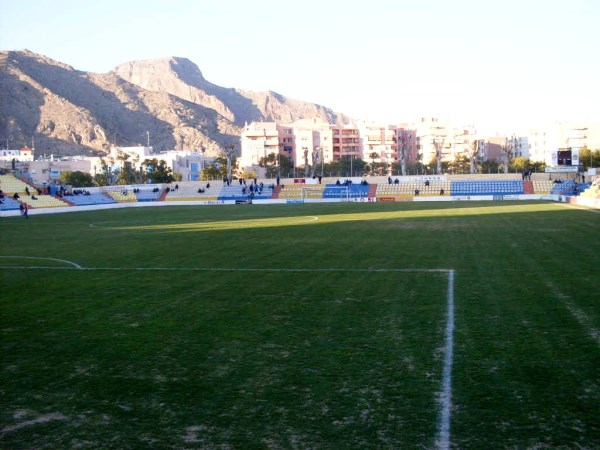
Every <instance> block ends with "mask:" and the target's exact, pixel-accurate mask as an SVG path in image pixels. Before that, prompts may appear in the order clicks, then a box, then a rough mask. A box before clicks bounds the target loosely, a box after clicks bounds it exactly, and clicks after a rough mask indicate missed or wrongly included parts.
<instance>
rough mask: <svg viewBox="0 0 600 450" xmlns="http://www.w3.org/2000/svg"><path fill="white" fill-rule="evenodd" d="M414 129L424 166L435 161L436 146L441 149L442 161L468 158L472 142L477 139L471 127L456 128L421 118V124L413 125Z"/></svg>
mask: <svg viewBox="0 0 600 450" xmlns="http://www.w3.org/2000/svg"><path fill="white" fill-rule="evenodd" d="M414 128H415V129H416V130H417V140H418V145H419V152H420V153H421V154H422V158H423V162H424V163H425V164H428V163H430V162H431V161H432V160H433V159H435V156H436V146H438V147H440V148H441V157H442V161H454V160H455V159H457V158H460V157H462V156H468V155H469V154H470V151H471V145H472V142H473V141H475V140H476V139H477V133H476V131H475V128H474V127H473V126H471V125H469V126H463V127H457V126H455V125H453V124H451V123H449V122H442V121H439V120H438V119H435V118H423V119H421V122H419V123H416V124H414Z"/></svg>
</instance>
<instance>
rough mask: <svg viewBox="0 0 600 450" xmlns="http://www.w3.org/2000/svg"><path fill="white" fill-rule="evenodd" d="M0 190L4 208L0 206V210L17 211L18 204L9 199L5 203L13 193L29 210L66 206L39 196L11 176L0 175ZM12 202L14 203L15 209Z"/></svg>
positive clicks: (50, 197)
mask: <svg viewBox="0 0 600 450" xmlns="http://www.w3.org/2000/svg"><path fill="white" fill-rule="evenodd" d="M0 190H2V193H3V195H4V198H3V199H2V200H3V201H4V203H3V204H4V206H2V205H0V209H2V210H9V209H19V202H18V201H16V200H13V199H12V198H10V200H11V201H10V202H7V200H8V198H9V197H12V196H13V195H14V194H15V193H16V194H18V195H19V200H20V201H21V202H24V203H27V204H28V205H29V206H30V207H31V208H55V207H59V206H67V203H65V202H63V201H61V200H60V199H58V198H56V197H53V196H51V195H46V194H40V193H38V190H37V189H36V188H35V187H33V186H31V185H29V184H27V183H25V182H24V181H22V180H20V179H18V178H17V177H15V176H14V175H12V174H5V175H0ZM12 202H15V203H16V208H14V205H13V203H12Z"/></svg>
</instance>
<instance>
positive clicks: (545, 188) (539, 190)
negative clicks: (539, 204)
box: [532, 180, 553, 194]
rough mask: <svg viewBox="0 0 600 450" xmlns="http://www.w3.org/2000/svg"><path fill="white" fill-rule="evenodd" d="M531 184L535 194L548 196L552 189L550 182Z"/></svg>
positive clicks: (539, 181)
mask: <svg viewBox="0 0 600 450" xmlns="http://www.w3.org/2000/svg"><path fill="white" fill-rule="evenodd" d="M532 183H533V192H534V193H535V194H550V191H551V190H552V187H553V184H552V180H533V181H532Z"/></svg>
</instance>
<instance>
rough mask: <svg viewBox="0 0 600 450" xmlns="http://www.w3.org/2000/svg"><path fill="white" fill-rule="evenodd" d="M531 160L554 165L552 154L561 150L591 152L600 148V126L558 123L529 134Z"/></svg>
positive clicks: (597, 124) (582, 123) (595, 124)
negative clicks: (586, 150)
mask: <svg viewBox="0 0 600 450" xmlns="http://www.w3.org/2000/svg"><path fill="white" fill-rule="evenodd" d="M528 137H529V158H530V159H531V160H532V161H545V162H546V164H548V165H551V164H552V153H553V152H555V151H556V150H558V149H560V148H565V149H566V148H571V149H573V150H580V149H582V148H583V147H587V148H588V149H591V150H596V149H599V148H600V124H599V123H587V122H557V123H555V124H553V125H551V126H549V127H547V128H542V129H538V130H532V131H530V132H529V136H528Z"/></svg>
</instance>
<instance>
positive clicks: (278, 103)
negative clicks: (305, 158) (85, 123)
mask: <svg viewBox="0 0 600 450" xmlns="http://www.w3.org/2000/svg"><path fill="white" fill-rule="evenodd" d="M114 72H115V73H116V74H117V75H118V76H120V77H121V78H123V79H124V80H127V81H129V82H131V83H133V84H135V85H136V86H139V87H141V88H142V89H146V90H149V91H154V92H167V93H169V94H171V95H174V96H176V97H179V98H182V99H185V100H188V101H190V102H192V103H196V104H198V105H202V106H205V107H206V108H210V109H214V110H215V111H216V112H218V113H219V114H221V115H222V116H223V117H225V118H227V119H229V120H231V121H232V122H234V123H235V124H237V125H239V126H243V125H244V123H245V122H251V121H260V120H273V121H276V122H281V123H290V122H293V121H295V120H298V119H305V118H319V119H323V120H325V121H327V122H329V123H336V122H338V121H342V122H346V121H348V118H347V117H345V116H344V115H342V114H337V113H335V112H333V111H332V110H331V109H329V108H326V107H324V106H321V105H317V104H314V103H307V102H302V101H299V100H293V99H290V98H287V97H284V96H283V95H280V94H277V93H276V92H272V91H269V92H251V91H244V90H241V89H234V88H224V87H221V86H217V85H216V84H213V83H211V82H209V81H207V80H206V79H205V78H204V76H203V75H202V72H201V71H200V69H199V68H198V66H197V65H196V64H194V63H193V62H192V61H190V60H189V59H186V58H177V57H168V58H161V59H155V60H147V61H132V62H128V63H125V64H121V65H120V66H117V67H116V68H115V69H114Z"/></svg>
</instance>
